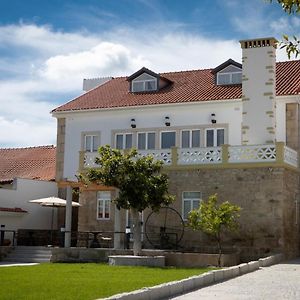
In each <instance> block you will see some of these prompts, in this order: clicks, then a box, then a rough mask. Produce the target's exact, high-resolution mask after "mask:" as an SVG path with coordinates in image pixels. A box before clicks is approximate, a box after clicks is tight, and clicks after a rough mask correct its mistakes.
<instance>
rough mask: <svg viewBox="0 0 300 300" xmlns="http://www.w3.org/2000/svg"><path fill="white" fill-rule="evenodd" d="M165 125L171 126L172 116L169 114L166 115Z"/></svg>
mask: <svg viewBox="0 0 300 300" xmlns="http://www.w3.org/2000/svg"><path fill="white" fill-rule="evenodd" d="M165 125H166V126H170V125H171V122H170V117H168V116H166V117H165Z"/></svg>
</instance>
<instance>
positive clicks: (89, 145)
mask: <svg viewBox="0 0 300 300" xmlns="http://www.w3.org/2000/svg"><path fill="white" fill-rule="evenodd" d="M98 148H99V136H98V135H93V134H86V135H85V136H84V150H85V151H88V152H96V151H97V150H98Z"/></svg>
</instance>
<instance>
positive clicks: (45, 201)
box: [28, 197, 81, 242]
mask: <svg viewBox="0 0 300 300" xmlns="http://www.w3.org/2000/svg"><path fill="white" fill-rule="evenodd" d="M28 202H29V203H36V204H39V205H41V206H48V207H52V216H51V242H53V241H52V231H53V217H54V208H55V207H65V206H66V205H67V201H66V200H65V199H61V198H58V197H48V198H41V199H36V200H30V201H28ZM72 206H73V207H78V206H81V205H80V204H79V203H78V202H74V201H72Z"/></svg>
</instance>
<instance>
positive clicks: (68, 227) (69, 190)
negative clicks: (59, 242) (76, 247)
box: [65, 186, 72, 248]
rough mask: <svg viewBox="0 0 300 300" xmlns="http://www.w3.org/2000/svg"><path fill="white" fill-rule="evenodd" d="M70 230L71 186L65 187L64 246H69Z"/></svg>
mask: <svg viewBox="0 0 300 300" xmlns="http://www.w3.org/2000/svg"><path fill="white" fill-rule="evenodd" d="M71 230H72V187H71V186H68V187H67V204H66V221H65V248H69V247H71Z"/></svg>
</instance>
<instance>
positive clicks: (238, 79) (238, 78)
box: [232, 73, 242, 84]
mask: <svg viewBox="0 0 300 300" xmlns="http://www.w3.org/2000/svg"><path fill="white" fill-rule="evenodd" d="M232 83H234V84H237V83H242V73H232Z"/></svg>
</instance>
